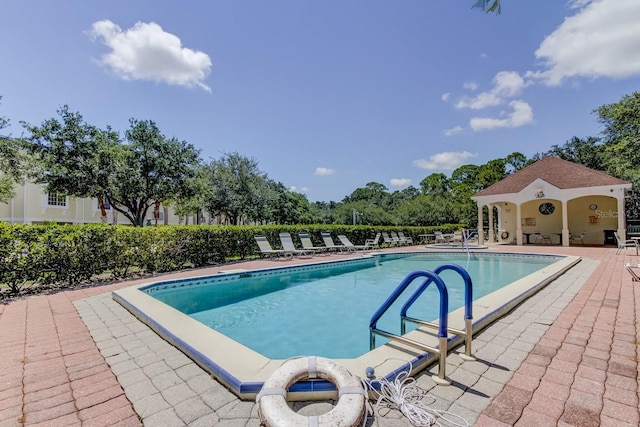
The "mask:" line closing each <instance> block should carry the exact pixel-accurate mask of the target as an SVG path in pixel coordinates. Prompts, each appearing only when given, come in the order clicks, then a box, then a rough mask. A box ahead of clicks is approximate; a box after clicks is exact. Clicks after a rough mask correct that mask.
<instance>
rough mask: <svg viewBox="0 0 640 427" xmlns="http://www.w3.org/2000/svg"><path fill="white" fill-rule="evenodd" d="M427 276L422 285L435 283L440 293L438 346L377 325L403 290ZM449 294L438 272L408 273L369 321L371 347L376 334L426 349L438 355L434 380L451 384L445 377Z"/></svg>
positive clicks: (373, 345)
mask: <svg viewBox="0 0 640 427" xmlns="http://www.w3.org/2000/svg"><path fill="white" fill-rule="evenodd" d="M419 277H426V278H427V280H425V281H424V282H423V284H422V285H421V287H422V286H425V287H427V286H429V285H430V284H431V283H434V284H435V285H436V287H437V288H438V291H439V293H440V315H439V326H438V348H436V347H431V346H428V345H426V344H423V343H420V342H418V341H415V340H412V339H409V338H406V337H404V336H401V335H398V334H394V333H392V332H388V331H385V330H382V329H379V328H378V327H377V324H378V320H380V317H382V315H383V314H384V313H385V312H386V311H387V310H388V309H389V307H391V305H392V304H393V303H394V302H395V301H396V300H397V299H398V298H399V297H400V295H401V294H402V292H404V290H405V289H406V288H407V287H408V286H409V285H410V284H411V283H412V282H413V281H414V280H415V279H417V278H419ZM448 312H449V294H448V292H447V286H446V285H445V284H444V282H443V281H442V278H441V277H440V276H438V275H437V274H436V273H434V272H433V271H430V270H416V271H413V272H411V273H409V274H408V275H407V277H405V278H404V280H403V281H402V282H400V284H399V285H398V286H397V287H396V288H395V289H394V291H393V292H392V293H391V295H389V297H388V298H387V300H386V301H385V302H384V303H383V304H382V305H381V306H380V308H378V310H377V311H376V312H375V313H374V315H373V316H372V317H371V321H370V322H369V347H370V349H371V350H373V349H374V348H375V346H376V341H375V340H376V338H375V337H376V334H378V335H382V336H384V337H387V338H390V339H393V340H396V341H400V342H402V343H404V344H407V345H410V346H412V347H415V348H418V349H420V350H423V351H426V352H428V353H431V354H434V355H436V356H438V359H439V361H438V375H437V377H436V376H433V379H434V381H436V383H438V384H441V385H449V384H451V383H450V381H448V380H447V379H445V377H446V365H447V321H448V316H449V313H448Z"/></svg>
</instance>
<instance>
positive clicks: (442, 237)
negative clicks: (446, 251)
mask: <svg viewBox="0 0 640 427" xmlns="http://www.w3.org/2000/svg"><path fill="white" fill-rule="evenodd" d="M433 237H434V239H435V241H436V243H449V240H448V239H447V238H446V237H445V235H444V234H442V231H435V232H434V233H433Z"/></svg>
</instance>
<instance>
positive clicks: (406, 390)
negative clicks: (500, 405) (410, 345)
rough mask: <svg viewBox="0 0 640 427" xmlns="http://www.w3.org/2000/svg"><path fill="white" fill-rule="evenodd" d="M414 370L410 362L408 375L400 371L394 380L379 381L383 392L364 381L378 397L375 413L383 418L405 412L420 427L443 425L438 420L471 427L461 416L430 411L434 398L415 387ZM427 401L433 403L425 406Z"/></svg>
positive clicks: (410, 420)
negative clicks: (391, 412)
mask: <svg viewBox="0 0 640 427" xmlns="http://www.w3.org/2000/svg"><path fill="white" fill-rule="evenodd" d="M411 371H412V367H411V362H409V369H408V370H407V371H406V372H405V371H402V372H400V373H399V374H398V375H397V376H396V378H395V379H394V380H393V381H389V380H387V379H385V378H381V379H379V380H376V382H378V383H379V384H380V391H377V390H375V389H374V388H373V386H372V385H371V383H370V382H368V381H366V380H362V383H363V384H364V386H365V388H366V389H367V390H369V391H371V392H372V393H373V394H374V395H376V394H377V395H378V397H377V399H376V403H375V411H376V412H377V413H378V414H379V415H380V416H382V417H384V416H385V415H387V414H388V413H389V412H390V411H391V410H394V409H395V410H398V411H400V412H402V414H403V415H404V416H405V417H407V419H408V420H409V422H411V424H412V425H414V426H417V427H431V426H441V424H440V422H439V420H442V421H446V422H447V423H448V425H453V426H456V427H468V426H469V423H468V422H467V421H466V420H465V419H464V418H462V417H461V416H459V415H456V414H453V413H451V412H448V411H440V410H437V409H433V408H429V407H428V406H427V404H433V403H434V402H435V398H434V397H433V396H429V395H427V391H426V390H424V389H422V388H420V387H419V386H418V385H417V384H416V380H415V379H414V378H412V377H410V376H409V374H410V373H411ZM425 398H426V399H428V400H430V402H428V403H425ZM365 418H366V417H365ZM365 422H366V419H365Z"/></svg>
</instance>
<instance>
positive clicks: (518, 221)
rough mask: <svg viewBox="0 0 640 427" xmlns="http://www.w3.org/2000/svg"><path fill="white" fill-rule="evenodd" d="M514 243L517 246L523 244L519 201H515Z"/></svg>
mask: <svg viewBox="0 0 640 427" xmlns="http://www.w3.org/2000/svg"><path fill="white" fill-rule="evenodd" d="M516 244H517V245H518V246H522V245H523V244H524V241H523V240H522V210H521V209H520V203H516Z"/></svg>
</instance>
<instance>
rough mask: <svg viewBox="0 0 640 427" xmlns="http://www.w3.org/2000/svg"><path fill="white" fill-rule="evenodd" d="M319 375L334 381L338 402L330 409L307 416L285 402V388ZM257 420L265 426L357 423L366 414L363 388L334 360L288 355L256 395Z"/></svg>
mask: <svg viewBox="0 0 640 427" xmlns="http://www.w3.org/2000/svg"><path fill="white" fill-rule="evenodd" d="M307 378H308V379H314V378H322V379H325V380H328V381H330V382H332V383H333V384H335V386H336V388H337V389H338V403H337V404H336V406H335V407H334V408H333V409H332V410H331V411H329V412H327V413H325V414H322V415H319V416H311V417H306V416H303V415H300V414H298V413H296V412H294V411H292V410H291V408H290V407H289V405H287V390H288V389H289V387H291V386H292V385H293V384H295V383H296V382H298V381H300V380H303V379H307ZM256 402H257V403H258V410H259V414H260V421H261V422H262V424H263V425H265V426H267V427H289V426H290V427H294V426H310V427H311V426H316V427H352V426H359V425H360V424H361V423H362V419H363V417H364V414H365V409H366V408H365V403H366V392H365V390H364V388H363V387H362V383H361V382H360V379H359V378H358V377H356V376H355V375H352V374H351V373H350V372H349V371H348V370H347V369H346V368H344V367H343V366H340V365H338V364H337V363H336V362H335V361H334V360H331V359H326V358H324V357H316V356H309V357H303V358H298V359H291V360H288V361H286V362H285V363H284V364H283V365H282V366H280V367H279V368H278V369H277V370H276V371H275V372H274V373H273V374H272V375H271V376H270V377H269V379H267V381H265V383H264V385H263V386H262V389H261V390H260V393H258V395H257V396H256Z"/></svg>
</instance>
